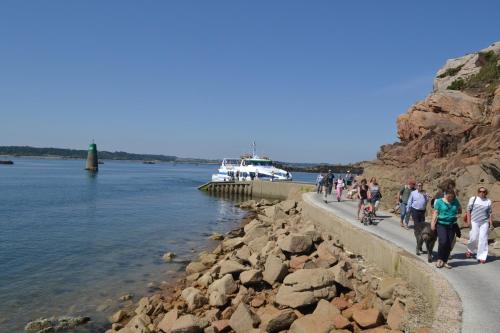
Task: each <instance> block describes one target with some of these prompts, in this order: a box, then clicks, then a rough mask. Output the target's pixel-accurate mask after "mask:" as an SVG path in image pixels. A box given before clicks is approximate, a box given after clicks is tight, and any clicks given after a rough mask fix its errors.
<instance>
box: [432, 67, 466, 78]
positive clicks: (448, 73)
mask: <svg viewBox="0 0 500 333" xmlns="http://www.w3.org/2000/svg"><path fill="white" fill-rule="evenodd" d="M462 67H464V65H461V66H458V67H454V68H448V69H447V70H446V71H445V72H444V73H443V74H441V75H438V78H440V79H443V78H445V77H447V76H453V75H455V74H457V73H458V72H460V70H461V69H462Z"/></svg>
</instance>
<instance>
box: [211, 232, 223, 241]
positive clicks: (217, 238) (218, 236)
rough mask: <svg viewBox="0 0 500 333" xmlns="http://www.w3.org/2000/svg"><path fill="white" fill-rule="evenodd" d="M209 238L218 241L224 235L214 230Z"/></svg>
mask: <svg viewBox="0 0 500 333" xmlns="http://www.w3.org/2000/svg"><path fill="white" fill-rule="evenodd" d="M210 239H211V240H215V241H220V240H223V239H224V236H223V235H221V234H219V233H217V232H214V233H212V235H211V236H210Z"/></svg>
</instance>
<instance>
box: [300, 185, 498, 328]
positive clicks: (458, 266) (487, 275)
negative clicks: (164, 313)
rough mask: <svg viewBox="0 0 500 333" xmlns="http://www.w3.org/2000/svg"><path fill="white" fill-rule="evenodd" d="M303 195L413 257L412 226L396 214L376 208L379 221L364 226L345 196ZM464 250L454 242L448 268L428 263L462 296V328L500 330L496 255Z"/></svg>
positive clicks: (425, 258) (352, 203) (354, 205)
mask: <svg viewBox="0 0 500 333" xmlns="http://www.w3.org/2000/svg"><path fill="white" fill-rule="evenodd" d="M305 195H306V196H307V198H306V199H307V200H308V201H310V202H311V203H313V204H315V205H316V206H318V207H320V208H322V209H326V210H328V211H330V212H332V213H333V214H335V215H337V216H338V217H340V218H342V219H343V220H345V221H347V222H349V223H351V224H353V225H356V226H357V227H359V228H361V229H364V230H366V231H367V232H371V233H373V234H376V235H378V236H380V237H382V238H383V239H386V240H388V241H390V242H392V243H394V244H396V245H397V246H399V247H401V248H403V249H405V250H407V251H408V252H410V253H411V254H413V255H414V256H415V257H416V255H415V246H416V242H415V236H414V234H413V230H412V229H410V230H405V229H403V228H401V227H400V226H399V217H395V216H394V215H392V214H389V213H387V212H384V211H380V212H379V214H378V215H380V217H381V219H380V220H379V221H380V222H379V224H377V225H369V226H364V225H362V224H361V223H360V222H359V221H358V220H357V219H356V212H357V203H356V202H354V201H351V200H346V201H342V202H340V203H339V202H337V201H336V199H335V198H334V196H333V195H331V196H329V198H328V203H327V204H325V203H324V201H323V200H324V197H323V195H321V196H320V195H319V194H316V193H307V194H305ZM437 245H438V244H437V242H436V245H435V247H434V255H436V251H437ZM424 250H425V245H424ZM465 250H466V246H465V245H463V244H460V243H457V244H456V245H455V248H454V250H453V252H452V255H451V259H450V261H449V263H450V265H452V266H453V268H452V269H446V268H441V269H438V268H435V260H434V261H433V263H432V265H433V266H432V267H434V269H435V270H436V271H438V272H439V274H443V275H444V276H445V277H446V278H447V279H448V281H449V282H450V283H451V284H452V285H453V287H454V288H455V290H456V291H457V293H458V294H459V296H460V298H461V299H462V303H463V325H462V332H465V333H469V332H471V333H476V332H500V260H499V259H500V257H489V258H488V262H487V263H486V264H484V265H482V264H478V263H477V261H476V260H474V259H466V258H465V256H464V252H465ZM419 258H420V259H421V260H423V261H425V262H426V263H427V254H422V255H420V256H419ZM429 265H431V264H429Z"/></svg>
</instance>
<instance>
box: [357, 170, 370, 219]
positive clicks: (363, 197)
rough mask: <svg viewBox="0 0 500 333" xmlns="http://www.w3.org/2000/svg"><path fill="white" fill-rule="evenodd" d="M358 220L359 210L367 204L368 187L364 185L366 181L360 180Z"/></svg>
mask: <svg viewBox="0 0 500 333" xmlns="http://www.w3.org/2000/svg"><path fill="white" fill-rule="evenodd" d="M358 199H359V202H358V214H357V217H358V220H359V219H360V217H359V212H360V211H361V208H362V207H363V206H365V205H367V204H368V185H367V184H366V179H361V181H360V184H359V190H358Z"/></svg>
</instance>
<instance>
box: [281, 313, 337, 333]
mask: <svg viewBox="0 0 500 333" xmlns="http://www.w3.org/2000/svg"><path fill="white" fill-rule="evenodd" d="M332 328H333V324H332V323H331V322H329V321H321V320H319V318H318V317H316V316H314V315H305V316H304V317H301V318H299V319H297V320H295V321H294V322H293V324H292V326H290V330H288V332H289V333H328V332H330V330H331V329H332Z"/></svg>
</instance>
